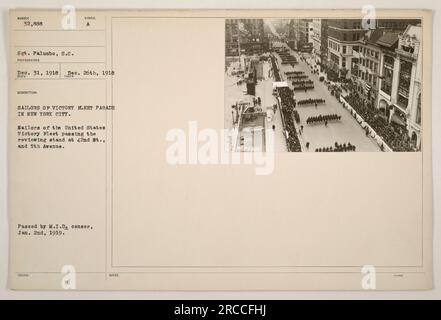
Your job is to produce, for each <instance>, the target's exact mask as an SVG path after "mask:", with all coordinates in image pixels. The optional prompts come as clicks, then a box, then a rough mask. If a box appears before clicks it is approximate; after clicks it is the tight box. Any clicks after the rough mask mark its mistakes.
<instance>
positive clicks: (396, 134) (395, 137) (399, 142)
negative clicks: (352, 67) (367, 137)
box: [345, 94, 413, 151]
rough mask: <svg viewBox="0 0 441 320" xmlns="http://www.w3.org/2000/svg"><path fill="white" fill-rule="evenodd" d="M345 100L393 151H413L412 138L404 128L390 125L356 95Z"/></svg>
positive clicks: (379, 113)
mask: <svg viewBox="0 0 441 320" xmlns="http://www.w3.org/2000/svg"><path fill="white" fill-rule="evenodd" d="M345 100H346V102H348V103H349V104H350V105H351V107H352V108H353V109H354V110H355V111H356V112H357V113H358V114H359V115H360V116H361V117H362V118H363V120H364V121H366V122H367V123H368V124H369V126H371V128H372V129H374V130H375V132H376V133H377V134H378V135H379V136H380V137H382V138H383V140H384V142H386V144H387V145H388V146H389V147H390V148H391V149H392V150H393V151H413V147H412V145H411V143H410V138H409V136H408V135H407V133H406V130H405V129H404V128H402V127H400V126H399V125H397V124H394V123H388V121H387V119H386V118H385V116H384V115H382V114H381V112H380V111H379V110H377V109H374V108H370V107H368V106H366V105H365V104H364V102H363V101H362V99H360V98H358V97H357V96H356V95H354V94H349V95H348V96H346V97H345Z"/></svg>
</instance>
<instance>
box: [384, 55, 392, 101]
mask: <svg viewBox="0 0 441 320" xmlns="http://www.w3.org/2000/svg"><path fill="white" fill-rule="evenodd" d="M393 68H394V58H392V57H389V56H384V65H383V79H382V80H381V90H382V91H383V92H384V93H386V94H388V95H391V92H392V80H393Z"/></svg>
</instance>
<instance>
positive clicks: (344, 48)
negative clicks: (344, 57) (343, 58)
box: [343, 46, 346, 54]
mask: <svg viewBox="0 0 441 320" xmlns="http://www.w3.org/2000/svg"><path fill="white" fill-rule="evenodd" d="M343 54H346V46H343Z"/></svg>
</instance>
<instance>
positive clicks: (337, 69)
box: [224, 18, 423, 152]
mask: <svg viewBox="0 0 441 320" xmlns="http://www.w3.org/2000/svg"><path fill="white" fill-rule="evenodd" d="M421 41H422V24H421V20H420V19H397V18H394V19H384V18H382V19H377V20H370V21H369V20H368V21H364V20H362V19H335V18H333V19H324V18H314V19H303V18H302V19H295V18H287V19H227V20H226V22H225V91H224V92H225V99H224V104H225V115H224V123H225V128H226V129H228V130H232V131H234V132H237V138H236V139H230V144H229V146H230V149H231V150H232V151H244V152H247V151H256V150H258V151H262V150H263V151H265V150H266V142H265V141H266V138H265V137H266V136H267V135H266V133H268V131H272V132H273V133H274V150H275V151H276V152H357V151H361V152H417V151H420V150H421V132H422V123H421V118H422V116H421V103H422V102H421V91H422V83H421V82H422V68H423V66H422V64H423V61H422V44H421Z"/></svg>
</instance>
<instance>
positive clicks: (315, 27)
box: [312, 18, 328, 63]
mask: <svg viewBox="0 0 441 320" xmlns="http://www.w3.org/2000/svg"><path fill="white" fill-rule="evenodd" d="M312 46H313V54H314V58H315V60H316V62H317V63H325V62H326V60H327V56H328V20H327V19H320V18H318V19H312Z"/></svg>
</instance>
